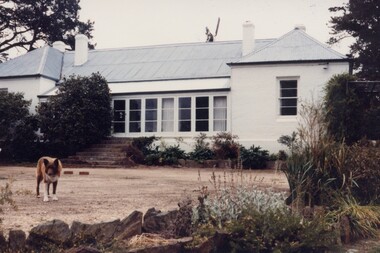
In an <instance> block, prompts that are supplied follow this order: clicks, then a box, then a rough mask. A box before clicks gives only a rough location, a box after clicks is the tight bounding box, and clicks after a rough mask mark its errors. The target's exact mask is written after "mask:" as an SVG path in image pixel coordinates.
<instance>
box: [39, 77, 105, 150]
mask: <svg viewBox="0 0 380 253" xmlns="http://www.w3.org/2000/svg"><path fill="white" fill-rule="evenodd" d="M58 90H59V91H58V94H57V95H56V96H53V97H51V98H50V99H49V100H48V102H46V103H42V104H41V105H40V106H39V108H38V113H39V118H40V122H41V129H42V132H43V133H44V139H45V141H46V142H48V143H49V144H50V145H51V151H52V152H54V153H55V154H56V155H61V156H65V155H68V154H72V153H74V152H76V151H77V150H78V149H80V148H83V147H86V146H88V145H90V144H93V143H96V142H98V141H99V140H101V139H102V138H104V137H105V136H108V135H109V134H110V129H111V120H112V115H111V112H112V110H111V96H110V92H109V88H108V85H107V81H106V80H105V78H104V77H102V76H101V75H100V74H98V73H97V74H92V75H91V76H89V77H81V76H70V77H69V78H67V79H66V78H64V79H63V83H62V84H61V85H60V86H59V89H58Z"/></svg>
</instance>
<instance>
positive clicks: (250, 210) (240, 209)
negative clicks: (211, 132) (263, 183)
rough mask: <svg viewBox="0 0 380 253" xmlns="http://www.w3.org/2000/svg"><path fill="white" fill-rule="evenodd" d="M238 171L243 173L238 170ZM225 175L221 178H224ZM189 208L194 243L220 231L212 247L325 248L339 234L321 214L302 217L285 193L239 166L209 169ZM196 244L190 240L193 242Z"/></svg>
mask: <svg viewBox="0 0 380 253" xmlns="http://www.w3.org/2000/svg"><path fill="white" fill-rule="evenodd" d="M240 173H241V174H240ZM222 178H223V181H222ZM211 182H212V184H213V187H214V188H213V190H212V191H210V192H209V191H208V190H207V187H202V189H201V191H200V192H201V194H200V196H199V197H198V200H199V204H198V206H196V207H194V208H193V224H194V226H195V228H194V231H195V232H194V234H193V236H194V238H195V239H194V240H195V241H194V243H196V242H200V243H202V242H203V241H204V240H206V239H205V238H211V237H214V236H215V235H216V234H223V235H224V243H223V249H222V248H217V247H218V245H214V247H216V248H213V250H214V251H215V252H324V251H326V250H333V249H335V246H334V245H336V238H337V234H336V231H334V230H332V226H330V224H328V223H327V222H326V220H325V219H324V218H323V217H312V218H310V219H308V220H306V219H304V218H303V217H302V216H300V215H299V214H298V213H295V212H293V211H292V210H291V209H290V208H288V207H287V206H286V205H285V204H284V199H285V194H284V193H275V192H273V191H271V190H267V191H263V190H259V189H257V188H256V186H255V184H254V180H252V178H250V177H245V175H243V174H242V172H239V173H237V174H236V173H235V174H233V173H231V174H230V175H229V174H226V173H224V175H223V176H218V177H217V176H216V175H215V174H213V175H212V178H211ZM193 246H194V245H193Z"/></svg>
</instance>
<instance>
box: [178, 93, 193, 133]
mask: <svg viewBox="0 0 380 253" xmlns="http://www.w3.org/2000/svg"><path fill="white" fill-rule="evenodd" d="M178 131H180V132H190V131H191V97H183V98H179V99H178Z"/></svg>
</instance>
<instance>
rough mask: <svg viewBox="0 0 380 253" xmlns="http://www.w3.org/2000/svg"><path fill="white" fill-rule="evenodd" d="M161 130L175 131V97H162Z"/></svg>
mask: <svg viewBox="0 0 380 253" xmlns="http://www.w3.org/2000/svg"><path fill="white" fill-rule="evenodd" d="M161 131H162V132H173V131H174V98H163V99H162V118H161Z"/></svg>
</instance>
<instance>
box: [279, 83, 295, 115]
mask: <svg viewBox="0 0 380 253" xmlns="http://www.w3.org/2000/svg"><path fill="white" fill-rule="evenodd" d="M280 115H284V116H287V115H297V80H281V81H280Z"/></svg>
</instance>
